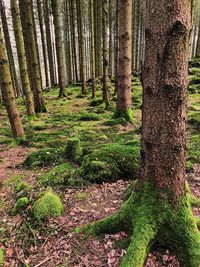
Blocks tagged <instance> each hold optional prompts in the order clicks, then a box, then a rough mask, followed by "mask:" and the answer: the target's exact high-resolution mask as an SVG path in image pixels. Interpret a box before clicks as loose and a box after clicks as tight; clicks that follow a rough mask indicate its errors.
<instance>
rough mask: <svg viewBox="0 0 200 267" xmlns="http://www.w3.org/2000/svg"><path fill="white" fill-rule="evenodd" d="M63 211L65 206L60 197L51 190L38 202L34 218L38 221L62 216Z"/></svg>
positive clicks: (35, 204) (33, 210)
mask: <svg viewBox="0 0 200 267" xmlns="http://www.w3.org/2000/svg"><path fill="white" fill-rule="evenodd" d="M62 211H63V205H62V203H61V200H60V198H59V196H58V195H56V194H55V193H53V192H52V190H50V189H49V190H47V191H46V192H44V193H43V195H41V196H40V197H39V198H38V199H37V200H36V202H35V203H34V205H33V208H32V212H33V217H34V218H35V219H36V220H42V219H48V218H50V217H57V216H60V215H61V214H62Z"/></svg>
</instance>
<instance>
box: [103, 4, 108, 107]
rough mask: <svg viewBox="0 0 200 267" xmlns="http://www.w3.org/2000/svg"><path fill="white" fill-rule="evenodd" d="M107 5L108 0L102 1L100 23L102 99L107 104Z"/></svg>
mask: <svg viewBox="0 0 200 267" xmlns="http://www.w3.org/2000/svg"><path fill="white" fill-rule="evenodd" d="M108 12H109V5H108V0H103V3H102V25H103V101H104V102H105V104H106V106H108V105H109V94H108V79H109V77H108V67H109V35H108V32H109V15H108Z"/></svg>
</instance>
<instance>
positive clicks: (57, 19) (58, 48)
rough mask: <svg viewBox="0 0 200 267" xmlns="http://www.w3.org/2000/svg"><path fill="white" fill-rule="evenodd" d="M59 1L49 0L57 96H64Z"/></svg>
mask: <svg viewBox="0 0 200 267" xmlns="http://www.w3.org/2000/svg"><path fill="white" fill-rule="evenodd" d="M59 3H60V2H59V1H57V0H51V5H52V13H53V18H54V28H55V40H56V56H57V65H58V80H59V86H60V92H59V97H64V96H65V67H64V64H65V63H64V56H63V47H62V32H61V31H62V29H61V18H60V12H61V10H60V8H59Z"/></svg>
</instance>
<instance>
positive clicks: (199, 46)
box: [195, 15, 200, 56]
mask: <svg viewBox="0 0 200 267" xmlns="http://www.w3.org/2000/svg"><path fill="white" fill-rule="evenodd" d="M195 56H200V15H199V31H198V39H197V47H196V55H195Z"/></svg>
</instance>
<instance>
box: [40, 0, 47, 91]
mask: <svg viewBox="0 0 200 267" xmlns="http://www.w3.org/2000/svg"><path fill="white" fill-rule="evenodd" d="M37 8H38V16H39V24H40V33H41V41H42V52H43V59H44V71H45V80H46V87H49V72H48V64H47V53H46V42H45V34H44V28H43V25H44V16H43V8H42V2H41V0H37Z"/></svg>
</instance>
